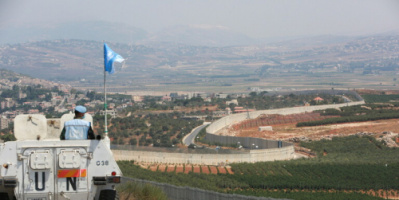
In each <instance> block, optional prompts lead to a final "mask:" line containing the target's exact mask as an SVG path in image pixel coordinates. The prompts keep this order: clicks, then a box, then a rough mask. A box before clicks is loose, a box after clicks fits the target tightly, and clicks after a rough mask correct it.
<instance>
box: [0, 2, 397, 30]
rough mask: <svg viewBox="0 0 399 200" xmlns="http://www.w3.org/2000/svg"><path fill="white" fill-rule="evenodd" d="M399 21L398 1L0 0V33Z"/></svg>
mask: <svg viewBox="0 0 399 200" xmlns="http://www.w3.org/2000/svg"><path fill="white" fill-rule="evenodd" d="M398 19H399V1H397V0H328V1H327V0H197V1H194V0H113V1H111V0H0V31H1V29H7V28H10V27H21V26H22V27H23V26H30V27H32V26H34V27H41V26H52V25H54V24H57V23H64V22H76V21H94V20H95V21H108V22H116V23H123V24H128V25H132V26H135V27H138V28H142V29H144V30H146V31H149V32H156V31H160V30H162V29H163V28H166V27H170V26H175V25H209V26H222V27H227V28H229V29H231V30H233V31H235V32H240V33H244V34H246V35H248V36H250V37H253V38H268V37H281V36H314V35H364V34H374V33H382V32H388V31H398V30H399V20H398Z"/></svg>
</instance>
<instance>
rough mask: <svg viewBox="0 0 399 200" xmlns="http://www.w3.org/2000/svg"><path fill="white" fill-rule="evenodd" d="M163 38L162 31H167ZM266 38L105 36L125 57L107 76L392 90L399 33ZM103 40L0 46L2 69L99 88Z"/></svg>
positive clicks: (129, 82) (120, 83) (173, 86)
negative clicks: (252, 41) (209, 42)
mask: <svg viewBox="0 0 399 200" xmlns="http://www.w3.org/2000/svg"><path fill="white" fill-rule="evenodd" d="M164 39H167V37H164ZM310 39H311V38H305V39H303V40H295V41H288V42H285V43H276V44H270V45H251V46H230V47H211V46H191V45H183V44H176V43H171V42H154V43H151V44H143V45H127V44H116V43H109V45H110V47H111V48H112V49H113V50H114V51H116V52H118V53H119V54H121V55H122V56H123V57H124V58H125V59H126V61H125V63H123V64H122V65H120V64H117V65H116V68H117V70H116V71H117V73H116V74H115V75H112V76H108V77H109V78H108V80H109V81H108V83H109V85H110V87H111V91H120V92H125V91H137V90H139V91H148V90H163V91H165V90H170V91H180V90H191V91H192V90H199V91H210V90H213V91H215V90H218V91H220V90H221V89H220V88H222V90H227V91H242V90H245V89H246V88H248V87H269V88H273V87H278V88H312V87H318V88H320V87H324V88H331V86H334V87H341V88H347V87H369V88H378V89H393V88H395V87H396V84H397V79H396V75H395V74H396V73H397V72H399V58H398V57H399V53H398V52H399V51H398V50H399V35H379V36H369V37H362V38H341V37H321V38H320V37H318V38H315V42H313V43H308V45H295V44H303V43H306V41H309V40H310ZM102 51H103V50H102V42H97V41H86V40H49V41H41V42H32V43H24V44H16V45H4V46H2V47H0V55H1V56H0V68H3V69H10V70H14V71H16V72H21V73H22V72H23V73H25V74H28V75H30V76H33V77H39V78H43V79H47V80H54V81H64V82H68V83H70V84H72V85H73V86H77V87H84V88H97V89H100V88H101V84H102V77H103V70H102V69H103V52H102Z"/></svg>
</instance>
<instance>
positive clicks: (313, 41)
mask: <svg viewBox="0 0 399 200" xmlns="http://www.w3.org/2000/svg"><path fill="white" fill-rule="evenodd" d="M358 38H360V37H359V36H339V35H320V36H312V37H297V38H294V39H287V40H281V41H280V42H275V43H271V44H273V45H277V46H289V47H296V48H297V47H311V46H320V45H329V44H340V43H346V42H350V41H353V40H356V39H358Z"/></svg>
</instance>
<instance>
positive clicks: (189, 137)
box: [183, 122, 210, 146]
mask: <svg viewBox="0 0 399 200" xmlns="http://www.w3.org/2000/svg"><path fill="white" fill-rule="evenodd" d="M209 124H210V122H205V123H204V124H203V125H201V126H197V127H195V128H194V129H193V130H192V131H191V133H190V134H188V135H186V136H185V137H184V138H183V144H184V145H186V146H188V145H190V144H191V143H193V144H194V138H195V137H197V135H198V133H199V132H200V131H201V130H202V129H203V128H205V126H208V125H209Z"/></svg>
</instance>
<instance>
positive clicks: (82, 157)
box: [0, 114, 122, 200]
mask: <svg viewBox="0 0 399 200" xmlns="http://www.w3.org/2000/svg"><path fill="white" fill-rule="evenodd" d="M72 118H73V114H66V115H64V116H62V118H61V119H46V118H45V117H44V116H43V115H18V116H17V117H16V118H15V120H14V134H15V137H16V138H17V141H12V142H6V143H1V144H0V199H1V200H7V199H10V200H12V199H18V200H64V199H72V200H81V199H90V200H97V199H99V200H103V199H104V200H105V199H107V200H111V199H112V200H114V199H115V198H116V191H115V186H116V185H117V184H118V183H119V182H120V180H121V176H122V173H121V171H120V169H119V167H118V165H117V164H116V162H115V160H114V158H113V156H112V152H111V150H110V149H109V144H108V145H107V144H106V143H105V142H104V141H103V140H62V141H61V140H60V139H59V135H60V133H61V130H62V128H63V124H64V122H65V121H68V120H70V119H72ZM85 120H88V121H92V117H91V116H90V115H88V114H86V119H85Z"/></svg>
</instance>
